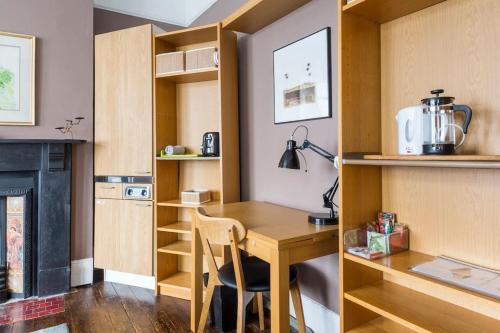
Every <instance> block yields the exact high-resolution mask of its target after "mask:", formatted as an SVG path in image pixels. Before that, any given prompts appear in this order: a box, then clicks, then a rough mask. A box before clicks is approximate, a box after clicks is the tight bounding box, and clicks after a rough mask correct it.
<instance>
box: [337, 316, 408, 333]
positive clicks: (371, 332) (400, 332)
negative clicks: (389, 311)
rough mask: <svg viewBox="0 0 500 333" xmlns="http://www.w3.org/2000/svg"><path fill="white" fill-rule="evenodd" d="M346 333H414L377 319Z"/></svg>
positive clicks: (381, 318) (394, 323)
mask: <svg viewBox="0 0 500 333" xmlns="http://www.w3.org/2000/svg"><path fill="white" fill-rule="evenodd" d="M347 332H348V333H414V331H412V330H410V329H408V328H406V327H404V326H401V325H399V324H398V323H396V322H393V321H392V320H389V319H387V318H384V317H379V318H377V319H374V320H372V321H369V322H368V323H366V324H363V325H361V326H358V327H356V328H353V329H351V330H349V331H347Z"/></svg>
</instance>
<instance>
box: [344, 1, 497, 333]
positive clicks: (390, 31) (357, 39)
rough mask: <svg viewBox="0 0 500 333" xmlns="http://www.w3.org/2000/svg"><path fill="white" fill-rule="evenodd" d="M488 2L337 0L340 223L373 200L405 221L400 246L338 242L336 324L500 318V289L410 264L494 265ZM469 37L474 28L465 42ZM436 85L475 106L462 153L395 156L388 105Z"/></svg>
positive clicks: (492, 5) (360, 327) (396, 325)
mask: <svg viewBox="0 0 500 333" xmlns="http://www.w3.org/2000/svg"><path fill="white" fill-rule="evenodd" d="M498 12H500V2H497V1H488V0H486V1H475V0H464V1H442V0H413V1H398V0H357V1H353V2H351V3H350V4H348V5H347V4H346V3H345V1H339V12H338V17H339V26H340V29H339V32H338V34H339V36H338V40H339V43H340V53H339V70H338V72H339V80H340V92H339V97H338V100H339V143H340V146H339V154H340V156H342V164H341V166H340V182H341V186H340V189H341V190H340V196H341V199H340V201H341V203H342V205H341V211H340V232H341V233H344V232H345V231H347V230H351V229H354V228H358V227H359V226H360V225H362V224H364V223H366V222H367V221H370V220H373V219H374V218H375V217H376V214H377V212H378V211H393V212H396V213H397V214H398V220H399V221H400V222H402V223H406V224H407V225H408V226H409V229H410V251H407V252H405V253H400V254H396V255H393V256H391V257H388V258H383V259H378V260H373V261H369V260H366V259H363V258H359V257H356V256H353V255H351V254H348V253H345V252H344V251H345V249H344V246H343V244H340V245H341V246H340V274H341V278H340V280H341V283H340V313H341V331H342V332H358V333H359V332H362V333H364V332H408V331H416V332H479V331H480V332H497V331H498V329H499V328H500V301H499V300H498V299H495V298H492V297H488V296H485V295H483V294H480V293H476V292H474V291H471V290H467V289H464V288H460V287H457V286H454V285H451V284H448V283H445V282H441V281H438V280H436V279H432V278H429V277H425V276H422V275H419V274H415V273H412V272H411V271H409V269H410V268H411V267H412V266H415V265H417V264H420V263H423V262H426V261H430V260H432V259H433V258H434V257H435V256H438V255H446V256H449V257H452V258H456V259H459V260H463V261H466V262H470V263H472V264H476V265H479V266H483V267H486V268H491V269H495V270H500V260H499V256H498V253H500V243H499V242H498V241H497V238H498V235H499V234H500V225H499V224H498V208H497V206H498V204H497V201H498V200H497V198H499V197H500V172H499V170H497V169H499V168H500V156H499V155H500V145H499V144H498V142H500V134H499V132H498V131H496V130H495V129H496V128H498V127H499V126H500V113H499V112H498V110H500V102H499V101H498V99H497V98H495V93H494V91H493V90H492V87H493V86H495V85H496V78H495V76H494V75H491V73H498V72H500V64H499V63H498V62H497V61H494V60H493V58H491V57H488V55H491V54H495V55H498V56H500V52H499V50H497V47H496V46H494V45H492V43H491V40H494V39H496V38H498V34H497V33H496V32H497V31H498V30H499V29H500V21H498V20H494V19H492V17H494V16H495V15H496V14H493V13H498ZM471 15H472V17H471ZM492 15H493V16H492ZM443 17H446V18H447V20H449V22H455V21H457V22H459V21H460V22H463V21H464V20H472V21H474V22H476V24H475V25H449V24H446V23H445V22H443V20H442V18H443ZM436 31H439V33H438V34H436ZM467 36H476V37H474V39H473V40H474V48H473V50H472V49H471V48H470V41H471V40H472V39H469V38H468V37H467ZM430 50H432V51H430ZM474 59H481V60H480V61H479V60H477V61H476V60H474ZM465 69H466V70H465ZM462 72H463V74H460V75H458V76H457V73H462ZM466 73H467V74H466ZM471 75H472V76H473V77H474V78H475V80H474V84H472V85H471V84H469V83H468V80H467V78H468V77H470V76H471ZM437 87H439V88H441V87H442V88H444V89H446V90H447V91H448V92H450V95H451V96H456V97H457V101H460V103H462V102H463V103H464V104H468V105H470V106H471V107H472V109H473V110H474V115H475V116H476V117H475V118H474V119H473V125H472V126H471V127H470V129H471V134H470V135H469V137H468V138H467V140H466V142H465V145H464V147H463V149H462V150H461V151H460V152H461V153H462V154H461V155H453V156H437V157H436V156H398V155H397V124H396V121H395V120H394V118H395V115H396V114H397V112H398V111H399V110H400V109H402V108H403V107H406V106H409V105H416V104H418V103H419V101H420V99H421V98H423V97H425V96H427V95H428V94H429V91H430V90H431V89H434V88H437ZM363 152H365V153H363ZM366 152H378V153H366Z"/></svg>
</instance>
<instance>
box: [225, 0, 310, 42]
mask: <svg viewBox="0 0 500 333" xmlns="http://www.w3.org/2000/svg"><path fill="white" fill-rule="evenodd" d="M310 1H311V0H249V1H247V2H246V3H244V4H243V5H242V6H241V7H240V8H239V9H238V10H236V11H235V12H234V13H232V14H231V15H229V16H228V17H227V18H226V19H224V21H223V23H222V27H223V28H224V29H228V30H233V31H239V32H244V33H247V34H253V33H254V32H257V31H259V30H260V29H262V28H264V27H265V26H267V25H269V24H271V23H273V22H274V21H277V20H279V19H280V18H281V17H283V16H286V15H287V14H289V13H291V12H293V11H294V10H295V9H297V8H299V7H301V6H303V5H305V4H306V3H308V2H310Z"/></svg>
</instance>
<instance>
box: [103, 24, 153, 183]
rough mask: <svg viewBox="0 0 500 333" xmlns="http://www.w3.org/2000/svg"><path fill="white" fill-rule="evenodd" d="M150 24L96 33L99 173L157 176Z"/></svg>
mask: <svg viewBox="0 0 500 333" xmlns="http://www.w3.org/2000/svg"><path fill="white" fill-rule="evenodd" d="M151 29H152V28H151V25H145V26H140V27H136V28H131V29H125V30H120V31H116V32H111V33H107V34H102V35H98V36H96V37H95V174H96V175H100V176H105V175H116V176H151V175H152V174H153V167H152V163H153V81H152V80H153V74H152V68H153V67H152V57H153V55H152V52H153V51H152V30H151Z"/></svg>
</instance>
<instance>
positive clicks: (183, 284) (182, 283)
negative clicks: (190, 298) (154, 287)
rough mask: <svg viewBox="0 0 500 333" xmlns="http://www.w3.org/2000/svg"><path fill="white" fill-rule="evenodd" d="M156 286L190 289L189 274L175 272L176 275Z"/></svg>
mask: <svg viewBox="0 0 500 333" xmlns="http://www.w3.org/2000/svg"><path fill="white" fill-rule="evenodd" d="M158 285H160V286H175V287H179V288H185V289H191V273H189V272H177V273H176V274H174V275H172V276H170V277H168V278H166V279H164V280H162V281H160V282H158Z"/></svg>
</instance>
